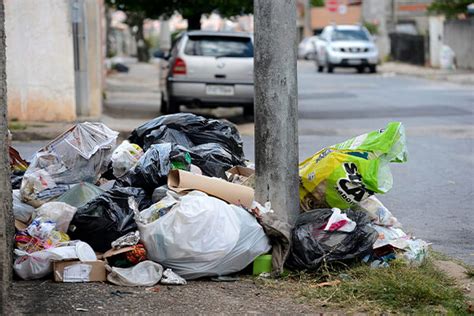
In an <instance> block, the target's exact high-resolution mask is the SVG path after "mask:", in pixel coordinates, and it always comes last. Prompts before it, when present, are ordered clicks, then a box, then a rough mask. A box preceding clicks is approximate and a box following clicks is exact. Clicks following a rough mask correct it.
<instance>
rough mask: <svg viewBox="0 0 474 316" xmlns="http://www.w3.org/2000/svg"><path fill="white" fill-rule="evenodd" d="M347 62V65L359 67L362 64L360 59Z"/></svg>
mask: <svg viewBox="0 0 474 316" xmlns="http://www.w3.org/2000/svg"><path fill="white" fill-rule="evenodd" d="M347 62H348V63H349V65H360V64H361V63H362V61H361V60H360V59H349V60H348V61H347Z"/></svg>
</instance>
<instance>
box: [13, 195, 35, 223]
mask: <svg viewBox="0 0 474 316" xmlns="http://www.w3.org/2000/svg"><path fill="white" fill-rule="evenodd" d="M12 196H13V216H14V217H15V219H17V220H19V221H22V222H23V223H28V222H29V221H30V219H31V215H32V214H33V212H34V211H35V208H34V207H33V206H31V205H29V204H26V203H23V202H22V201H21V198H20V190H13V193H12Z"/></svg>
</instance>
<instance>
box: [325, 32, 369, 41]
mask: <svg viewBox="0 0 474 316" xmlns="http://www.w3.org/2000/svg"><path fill="white" fill-rule="evenodd" d="M331 40H333V41H368V40H369V38H368V37H367V34H365V32H364V31H362V30H334V31H333V32H332V36H331Z"/></svg>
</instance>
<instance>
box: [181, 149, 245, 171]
mask: <svg viewBox="0 0 474 316" xmlns="http://www.w3.org/2000/svg"><path fill="white" fill-rule="evenodd" d="M190 154H191V158H192V162H193V164H194V165H196V166H198V167H199V168H200V169H201V170H202V173H203V174H204V175H206V176H210V177H219V178H223V179H226V176H225V172H226V171H227V170H229V169H230V168H232V167H233V166H236V165H241V164H242V163H241V161H239V160H237V159H236V158H235V156H234V155H232V153H230V152H229V150H228V149H227V148H225V147H224V146H222V145H221V144H217V143H208V144H202V145H198V146H195V147H193V148H191V150H190Z"/></svg>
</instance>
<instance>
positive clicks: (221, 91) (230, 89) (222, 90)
mask: <svg viewBox="0 0 474 316" xmlns="http://www.w3.org/2000/svg"><path fill="white" fill-rule="evenodd" d="M206 94H208V95H234V86H230V85H207V86H206Z"/></svg>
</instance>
